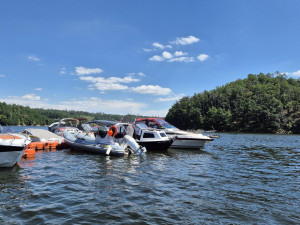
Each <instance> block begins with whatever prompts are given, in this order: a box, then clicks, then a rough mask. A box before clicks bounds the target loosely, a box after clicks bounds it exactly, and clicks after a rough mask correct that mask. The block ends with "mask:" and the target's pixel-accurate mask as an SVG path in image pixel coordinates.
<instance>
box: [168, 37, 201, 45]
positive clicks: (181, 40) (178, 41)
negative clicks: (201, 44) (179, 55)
mask: <svg viewBox="0 0 300 225" xmlns="http://www.w3.org/2000/svg"><path fill="white" fill-rule="evenodd" d="M198 41H200V39H199V38H197V37H195V36H192V35H190V36H188V37H181V38H179V37H177V38H176V40H175V41H172V42H171V44H176V45H190V44H193V43H196V42H198Z"/></svg>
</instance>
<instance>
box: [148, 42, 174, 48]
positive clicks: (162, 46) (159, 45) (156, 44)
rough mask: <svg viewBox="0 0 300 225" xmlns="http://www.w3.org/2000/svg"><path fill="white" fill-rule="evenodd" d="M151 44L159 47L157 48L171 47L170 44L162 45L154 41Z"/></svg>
mask: <svg viewBox="0 0 300 225" xmlns="http://www.w3.org/2000/svg"><path fill="white" fill-rule="evenodd" d="M152 45H153V46H154V47H155V48H159V49H165V48H172V46H171V45H162V44H160V43H158V42H154V43H153V44H152Z"/></svg>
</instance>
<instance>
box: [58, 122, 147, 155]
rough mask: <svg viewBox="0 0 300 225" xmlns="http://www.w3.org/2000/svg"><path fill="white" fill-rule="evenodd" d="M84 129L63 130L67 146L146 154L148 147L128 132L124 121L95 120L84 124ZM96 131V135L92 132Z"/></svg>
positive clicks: (111, 152)
mask: <svg viewBox="0 0 300 225" xmlns="http://www.w3.org/2000/svg"><path fill="white" fill-rule="evenodd" d="M82 127H83V130H80V131H77V132H68V131H65V132H63V137H64V138H65V141H66V144H67V146H69V147H70V148H71V149H73V150H79V151H82V152H91V153H97V154H100V155H110V156H111V155H119V156H120V155H125V154H144V153H145V152H146V149H145V148H144V147H142V146H140V145H139V144H138V143H137V142H136V141H135V140H134V139H133V138H132V137H131V136H130V135H128V134H126V132H125V130H126V129H125V128H124V124H123V123H118V124H117V123H115V122H111V121H104V120H94V121H90V122H87V123H85V124H83V126H82ZM91 132H92V133H94V137H93V136H91V135H90V134H91Z"/></svg>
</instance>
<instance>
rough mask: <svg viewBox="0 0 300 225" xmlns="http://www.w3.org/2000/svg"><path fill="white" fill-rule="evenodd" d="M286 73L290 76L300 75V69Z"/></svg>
mask: <svg viewBox="0 0 300 225" xmlns="http://www.w3.org/2000/svg"><path fill="white" fill-rule="evenodd" d="M285 74H286V75H290V76H295V77H300V70H297V71H295V72H290V73H289V72H286V73H285Z"/></svg>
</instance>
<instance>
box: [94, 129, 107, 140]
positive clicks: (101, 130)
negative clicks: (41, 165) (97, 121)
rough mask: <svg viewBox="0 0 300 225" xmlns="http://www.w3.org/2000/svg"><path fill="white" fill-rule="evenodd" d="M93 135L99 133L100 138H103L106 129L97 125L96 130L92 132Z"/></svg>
mask: <svg viewBox="0 0 300 225" xmlns="http://www.w3.org/2000/svg"><path fill="white" fill-rule="evenodd" d="M94 134H95V136H97V135H99V136H100V137H101V138H105V136H106V135H107V130H106V128H104V127H98V129H97V131H95V132H94Z"/></svg>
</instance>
